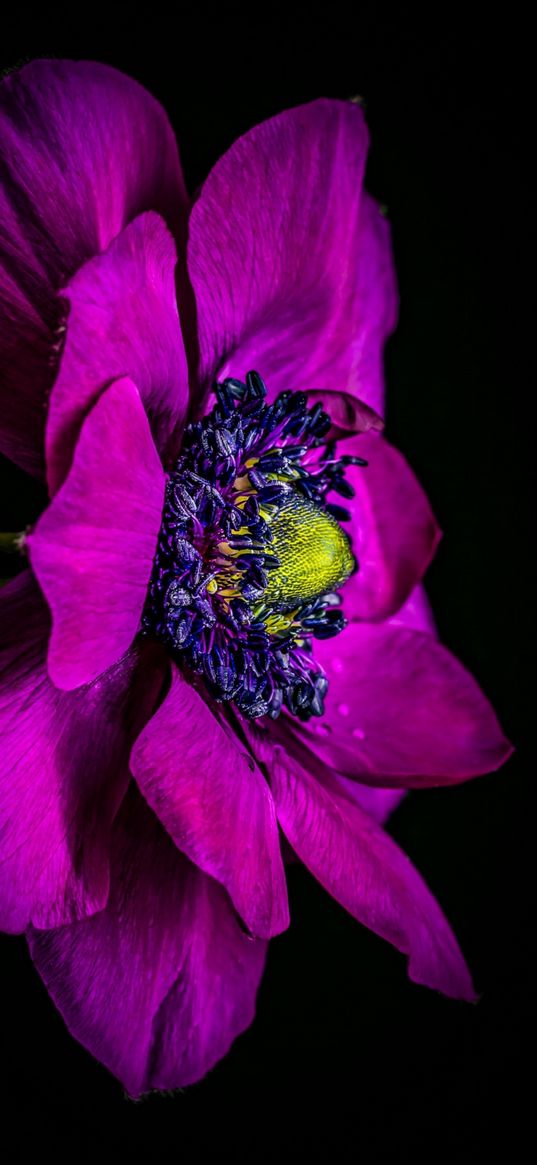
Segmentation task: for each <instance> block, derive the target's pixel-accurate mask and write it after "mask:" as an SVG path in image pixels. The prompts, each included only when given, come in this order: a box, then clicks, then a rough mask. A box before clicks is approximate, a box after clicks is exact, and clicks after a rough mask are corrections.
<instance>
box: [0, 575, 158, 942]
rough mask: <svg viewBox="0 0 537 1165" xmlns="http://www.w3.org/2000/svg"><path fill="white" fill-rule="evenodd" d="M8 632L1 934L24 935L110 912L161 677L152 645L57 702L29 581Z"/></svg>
mask: <svg viewBox="0 0 537 1165" xmlns="http://www.w3.org/2000/svg"><path fill="white" fill-rule="evenodd" d="M0 622H1V643H2V650H1V653H0V739H1V741H2V746H1V749H0V928H1V929H2V930H7V931H10V932H12V933H14V932H17V931H22V930H24V929H25V927H26V926H27V925H28V923H29V922H30V921H31V922H33V923H34V925H35V926H39V927H51V926H62V925H63V924H64V923H67V922H73V921H74V920H76V919H78V918H81V917H84V916H85V915H87V914H93V913H94V912H95V911H97V910H102V908H103V907H104V906H105V904H106V900H107V897H108V854H109V845H110V829H111V824H112V821H113V818H114V816H115V814H116V811H117V808H118V806H119V804H120V802H121V799H122V797H123V794H124V792H125V789H126V787H127V783H128V779H129V771H128V760H129V751H130V747H131V744H132V741H133V739H134V738H135V736H136V733H137V732H138V731H139V730H140V728H141V726H142V724H143V723H144V722H145V719H147V716H148V715H150V714H151V712H152V710H153V707H154V703H155V700H156V698H157V695H158V691H159V689H160V687H161V684H162V668H161V663H160V658H161V657H160V653H159V654H158V655H157V653H156V651H155V649H154V648H153V647H152V645H150V644H149V643H146V644H144V645H143V647H142V646H140V647H137V648H136V649H133V650H132V651H131V652H129V653H128V655H127V656H126V657H125V659H123V660H122V661H121V663H120V664H118V665H117V666H116V667H115V668H113V669H112V670H111V671H109V672H107V673H106V675H104V676H102V677H101V679H100V680H98V681H96V682H95V683H93V684H91V685H89V686H88V687H85V688H82V689H79V690H78V691H76V692H68V693H66V692H60V691H58V689H57V688H55V687H54V686H53V685H52V684H51V682H50V680H49V678H48V675H47V669H46V649H47V639H48V635H49V626H50V616H49V612H48V610H47V607H46V604H45V602H44V600H43V597H42V595H41V594H40V592H39V589H38V587H37V584H36V582H35V579H33V577H32V575H31V573H30V571H25V572H24V574H22V575H20V576H19V577H18V578H17V579H15V580H13V582H12V583H9V584H8V585H7V586H5V587H3V589H2V591H1V593H0Z"/></svg>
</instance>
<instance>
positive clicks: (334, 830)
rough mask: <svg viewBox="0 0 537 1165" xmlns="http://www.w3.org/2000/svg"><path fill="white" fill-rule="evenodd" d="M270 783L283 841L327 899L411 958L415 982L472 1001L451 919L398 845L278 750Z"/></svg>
mask: <svg viewBox="0 0 537 1165" xmlns="http://www.w3.org/2000/svg"><path fill="white" fill-rule="evenodd" d="M271 783H272V789H273V793H274V799H275V802H276V809H277V813H278V820H279V822H280V825H281V827H282V829H283V831H284V833H285V836H286V837H287V839H288V841H289V842H290V844H291V845H292V847H293V849H294V850H295V852H296V853H297V854H298V856H299V857H300V858H301V860H302V861H303V862H304V865H306V866H307V867H308V869H309V870H311V872H312V874H314V876H315V877H316V878H317V879H318V881H319V882H320V883H321V885H322V886H324V887H325V889H326V890H328V892H329V894H332V896H333V897H334V898H336V899H337V901H338V902H340V903H341V905H342V906H344V907H345V909H346V910H348V911H349V912H350V913H351V914H352V915H354V917H355V918H357V919H358V921H359V922H362V923H363V924H364V926H367V927H369V929H370V930H373V931H374V932H375V934H379V935H380V936H381V937H382V938H384V939H387V941H388V942H390V943H393V945H394V946H395V947H397V950H399V951H402V952H403V954H405V955H407V956H408V974H409V976H410V978H411V979H412V980H413V981H414V982H415V983H422V984H424V986H426V987H433V988H436V990H438V991H443V992H444V994H445V995H450V996H452V997H453V998H456V999H467V1000H473V999H475V994H474V990H473V986H472V981H471V978H470V974H469V972H468V969H467V967H466V964H465V962H464V959H463V956H462V954H461V952H460V949H459V947H458V944H457V941H456V939H455V937H454V935H453V932H452V931H451V928H450V927H449V924H448V922H447V921H446V919H445V917H444V915H443V914H442V911H441V910H440V907H439V906H438V904H437V902H436V901H435V899H434V898H433V896H432V894H431V893H430V891H429V890H428V889H427V886H426V885H425V883H424V881H423V879H422V878H421V877H420V875H419V874H418V873H417V871H416V870H415V869H414V867H413V866H412V865H411V863H410V862H409V860H408V858H407V857H406V856H405V854H403V853H402V851H401V850H400V849H399V848H398V846H396V845H395V842H393V841H392V839H391V838H390V837H388V835H387V834H386V833H384V831H383V830H382V829H380V827H379V826H378V825H376V824H375V822H374V821H373V820H372V818H371V817H370V816H369V815H368V814H367V813H364V812H362V810H361V809H360V808H359V807H358V806H357V805H356V804H352V803H351V802H350V801H349V800H347V799H346V798H345V797H343V796H341V795H340V793H339V792H338V791H336V787H335V785H334V784H333V783H332V782H331V781H330V779H329V777H328V776H327V778H326V782H325V783H323V785H321V784H320V782H319V781H316V780H315V778H314V777H312V776H310V775H309V774H308V773H306V772H305V771H304V770H303V769H301V768H300V766H298V765H297V764H296V762H294V761H291V760H290V759H289V758H286V757H285V755H284V754H283V753H282V754H281V755H280V757H279V758H278V756H276V758H275V760H274V765H273V768H272V772H271Z"/></svg>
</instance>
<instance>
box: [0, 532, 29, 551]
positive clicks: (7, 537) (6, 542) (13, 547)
mask: <svg viewBox="0 0 537 1165" xmlns="http://www.w3.org/2000/svg"><path fill="white" fill-rule="evenodd" d="M24 539H25V532H24V530H19V531H18V532H17V533H2V532H0V553H2V554H20V553H21V551H22V549H23V546H24Z"/></svg>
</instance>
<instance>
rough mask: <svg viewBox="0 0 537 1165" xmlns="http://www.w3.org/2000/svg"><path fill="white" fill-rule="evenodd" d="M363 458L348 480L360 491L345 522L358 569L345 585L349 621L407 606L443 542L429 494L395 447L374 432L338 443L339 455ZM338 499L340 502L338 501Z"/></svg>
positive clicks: (349, 472)
mask: <svg viewBox="0 0 537 1165" xmlns="http://www.w3.org/2000/svg"><path fill="white" fill-rule="evenodd" d="M344 454H348V455H351V456H358V457H363V458H364V459H365V460H366V461H367V466H365V467H360V466H353V465H350V466H349V467H348V469H347V470H346V477H347V479H348V481H349V482H350V484H351V485H352V487H353V489H354V491H355V493H354V497H353V498H352V500H351V502H350V503H349V509H350V513H351V521H350V523H348V525H347V523H346V524H345V529H346V530H347V531H348V533H349V535H350V537H351V541H352V546H353V551H354V553H355V555H356V558H357V560H358V571H357V573H356V574H354V575H352V576H351V578H350V579H349V580H348V582H347V583H346V584H345V587H344V590H343V592H342V594H343V601H344V604H345V613H346V615H347V617H348V618H352V619H367V620H373V621H376V620H381V619H382V620H383V619H387V618H388V617H389V616H390V615H393V614H394V613H395V612H396V611H397V610H398V609H399V607H401V606H402V605H403V603H404V602H405V600H406V599H407V598H408V596H409V595H410V592H411V591H412V590H413V589H414V587H415V586H416V585H417V583H419V582H420V581H421V579H422V578H423V575H424V574H425V571H426V570H427V567H428V566H429V564H430V562H431V559H432V558H433V555H434V553H435V550H436V547H437V545H438V542H439V540H440V536H441V535H440V530H439V528H438V525H437V523H436V519H435V517H434V514H433V512H432V510H431V507H430V505H429V502H428V500H427V497H426V495H425V493H424V492H423V490H422V488H421V486H420V484H419V482H418V481H417V480H416V478H415V476H414V474H413V472H412V470H411V469H410V466H409V465H407V462H406V461H405V459H404V457H403V456H402V455H401V453H399V452H398V450H397V449H394V448H393V445H389V444H388V442H387V441H385V440H384V439H382V440H379V439H378V437H375V436H373V435H372V434H369V433H365V434H364V435H363V436H359V437H350V438H348V439H347V440H344V441H341V443H340V444H338V456H341V455H344ZM334 500H335V498H334Z"/></svg>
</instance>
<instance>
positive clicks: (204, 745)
mask: <svg viewBox="0 0 537 1165" xmlns="http://www.w3.org/2000/svg"><path fill="white" fill-rule="evenodd" d="M131 772H132V773H133V775H134V777H135V778H136V781H137V782H138V785H139V787H140V789H141V791H142V793H143V794H144V797H145V798H146V800H147V801H148V802H149V804H150V805H151V808H152V809H154V810H155V813H156V814H157V816H158V817H159V818H160V820H161V821H162V824H163V825H164V826H165V828H166V829H167V831H168V833H169V834H170V836H171V837H172V838H173V840H174V841H175V843H176V845H177V846H178V847H179V849H181V850H182V851H183V852H184V853H185V854H186V855H187V857H189V858H190V860H191V861H192V862H195V863H196V865H198V866H200V867H201V869H202V870H205V873H207V874H211V875H212V877H213V878H216V879H217V880H218V881H219V882H222V884H223V885H224V886H225V887H226V890H227V891H228V893H229V895H230V898H231V900H232V902H233V905H234V906H235V908H236V910H237V911H238V912H239V914H240V915H241V917H242V918H243V919H244V922H245V923H246V926H247V927H248V928H249V930H250V931H251V932H252V933H253V934H256V935H258V936H259V937H260V938H270V937H271V936H272V935H274V934H278V933H279V932H280V931H282V930H284V929H285V928H286V927H287V926H288V925H289V910H288V905H287V890H286V884H285V872H284V868H283V863H282V858H281V853H280V845H279V839H278V827H277V823H276V814H275V812H274V805H273V802H272V797H271V794H270V790H269V787H268V785H267V783H266V781H265V779H264V777H262V775H261V773H260V771H259V769H258V768H257V766H256V765H255V764H254V762H253V760H251V758H250V757H249V755H248V754H247V753H246V752H245V750H244V749H243V748H241V747H240V745H239V742H238V740H237V739H236V738H234V737H233V735H232V734H231V733H229V734H228V733H226V732H225V731H224V728H223V727H222V725H221V724H220V723H219V721H218V720H217V719H216V718H215V717H214V716H213V713H212V712H211V711H210V709H209V708H208V707H207V705H206V704H205V702H204V701H203V700H202V698H201V696H199V695H198V693H197V692H196V691H195V689H194V688H193V687H192V686H191V684H189V683H187V682H186V680H185V679H184V678H183V676H182V675H181V674H180V672H178V671H177V669H175V668H174V669H173V680H172V688H171V691H170V693H169V695H168V696H167V697H166V700H165V701H164V703H163V704H162V706H161V707H160V708H159V710H158V712H157V713H156V714H155V716H153V718H152V720H150V721H149V723H148V724H147V726H146V728H145V730H144V732H142V734H141V736H140V737H139V738H138V740H137V741H136V744H135V746H134V749H133V752H132V756H131Z"/></svg>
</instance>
